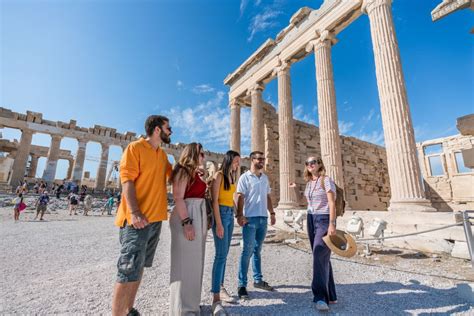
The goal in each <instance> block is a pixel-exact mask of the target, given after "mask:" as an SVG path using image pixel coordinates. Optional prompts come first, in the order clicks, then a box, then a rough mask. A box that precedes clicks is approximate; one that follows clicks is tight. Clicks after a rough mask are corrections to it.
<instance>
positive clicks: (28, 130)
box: [20, 128, 35, 135]
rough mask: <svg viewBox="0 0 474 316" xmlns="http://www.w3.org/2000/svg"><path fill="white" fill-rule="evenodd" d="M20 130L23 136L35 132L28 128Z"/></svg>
mask: <svg viewBox="0 0 474 316" xmlns="http://www.w3.org/2000/svg"><path fill="white" fill-rule="evenodd" d="M20 130H21V133H22V134H23V133H24V134H30V135H33V134H34V133H35V132H34V131H33V130H32V129H29V128H23V129H20Z"/></svg>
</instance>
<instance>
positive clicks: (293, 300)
mask: <svg viewBox="0 0 474 316" xmlns="http://www.w3.org/2000/svg"><path fill="white" fill-rule="evenodd" d="M9 199H10V198H9V197H7V196H0V240H1V241H2V242H1V243H0V256H1V266H2V278H0V314H2V315H8V314H22V315H29V314H40V315H44V314H110V301H111V293H112V286H113V283H114V280H115V272H116V268H115V264H116V260H117V254H118V249H119V244H118V238H117V237H118V230H117V228H116V227H114V226H113V218H112V217H108V216H99V214H100V208H101V206H102V205H103V204H104V203H105V200H104V201H102V200H99V201H96V202H95V204H94V206H95V211H94V212H93V215H92V216H89V217H85V216H82V215H81V213H82V212H81V211H79V215H76V216H69V213H68V211H67V210H66V209H65V208H66V204H65V202H64V201H62V202H61V201H59V202H58V201H55V199H54V198H53V199H52V200H53V203H52V205H51V206H52V207H51V211H50V214H47V215H46V216H45V221H43V222H40V221H35V220H33V218H34V210H32V209H31V208H28V209H27V210H26V211H25V212H23V213H22V214H21V220H20V222H18V223H15V222H14V221H13V215H12V213H13V212H12V207H11V205H10V204H9ZM26 202H27V204H29V205H32V203H33V202H34V200H33V199H27V201H26ZM240 237H241V236H240V230H239V229H238V228H237V227H236V230H235V234H234V242H233V246H232V247H231V250H230V254H229V258H228V264H227V272H226V281H225V282H226V286H227V288H228V289H229V291H230V292H232V293H234V294H235V293H236V286H237V277H236V276H237V269H238V258H239V254H240V247H239V239H240ZM289 237H291V236H290V235H288V234H286V233H282V232H279V231H274V230H273V231H271V233H270V234H269V237H268V240H267V241H268V242H267V243H266V245H265V246H264V250H263V271H264V277H265V279H266V280H267V281H268V282H269V283H271V284H272V285H274V286H275V287H276V291H275V292H264V291H261V290H255V289H253V288H252V286H249V291H250V295H251V300H249V301H246V302H240V303H238V304H235V305H226V307H227V310H228V311H229V312H230V313H231V314H233V315H239V314H249V315H312V314H315V313H317V312H316V311H315V309H314V306H313V303H312V294H311V288H310V283H311V274H312V271H311V267H312V263H311V255H310V254H309V249H308V247H307V241H306V240H304V239H303V240H301V241H300V242H298V243H296V244H286V243H284V242H282V240H285V239H287V238H289ZM301 237H304V236H301ZM213 248H214V247H213V241H212V238H211V235H209V238H208V243H207V250H206V251H207V254H206V265H205V271H204V283H203V291H202V304H203V305H204V311H205V312H206V313H207V314H208V313H209V312H210V306H209V305H210V303H211V297H210V294H209V289H210V279H211V269H212V261H213V255H214V249H213ZM169 252H170V233H169V229H168V224H167V223H166V224H165V225H164V226H163V231H162V239H161V241H160V243H159V246H158V249H157V254H156V256H155V264H154V267H153V268H150V269H148V270H146V272H145V275H144V279H143V282H142V286H141V288H140V291H139V294H138V297H137V304H136V307H137V308H138V309H139V310H140V311H141V312H142V314H143V315H163V314H167V312H168V297H169V290H168V288H169V264H170V263H169ZM332 263H333V268H334V273H335V278H336V284H337V291H338V296H339V302H338V304H336V305H332V306H331V311H330V314H340V315H407V314H409V315H412V314H413V315H422V314H423V315H427V314H474V309H473V308H472V307H471V306H470V305H469V304H468V303H467V302H466V301H465V300H464V299H463V298H461V297H459V296H458V291H457V287H458V286H460V285H461V284H463V283H466V282H469V281H471V282H473V281H474V275H473V273H472V271H473V269H472V268H471V266H470V264H469V262H466V261H464V260H456V259H452V258H448V257H444V256H434V257H433V256H431V255H428V254H422V253H416V252H406V251H401V250H397V249H385V248H373V254H372V255H371V256H369V257H362V256H360V255H358V256H355V257H353V258H351V259H345V258H339V257H336V256H334V257H333V259H332Z"/></svg>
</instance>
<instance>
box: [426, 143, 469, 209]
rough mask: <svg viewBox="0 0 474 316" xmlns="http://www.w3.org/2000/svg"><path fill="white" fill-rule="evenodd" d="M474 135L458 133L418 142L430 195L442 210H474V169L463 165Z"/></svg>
mask: <svg viewBox="0 0 474 316" xmlns="http://www.w3.org/2000/svg"><path fill="white" fill-rule="evenodd" d="M473 147H474V136H462V135H455V136H449V137H445V138H438V139H433V140H429V141H425V142H422V143H418V144H417V148H418V156H419V157H421V158H420V167H421V170H422V173H423V178H424V184H425V191H426V196H427V198H428V199H430V200H431V203H432V204H433V206H434V207H435V208H436V209H437V210H439V211H461V210H466V209H470V210H472V209H474V172H473V170H472V169H471V170H469V169H466V168H463V166H462V165H459V164H461V163H462V158H461V157H462V153H461V151H462V150H463V149H470V148H473Z"/></svg>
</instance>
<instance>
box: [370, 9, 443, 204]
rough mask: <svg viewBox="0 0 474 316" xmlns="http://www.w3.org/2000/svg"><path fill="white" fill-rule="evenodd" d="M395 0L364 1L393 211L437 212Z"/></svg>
mask: <svg viewBox="0 0 474 316" xmlns="http://www.w3.org/2000/svg"><path fill="white" fill-rule="evenodd" d="M391 2H392V1H391V0H364V3H363V8H362V10H363V11H365V12H366V13H367V15H368V16H369V21H370V33H371V36H372V45H373V49H374V57H375V70H376V76H377V86H378V90H379V99H380V108H381V114H382V124H383V129H384V137H385V146H386V149H387V164H388V173H389V177H390V190H391V200H390V206H389V210H392V211H394V210H397V211H398V210H402V211H403V210H405V211H415V210H421V211H434V209H433V208H432V207H431V204H430V202H429V201H428V200H427V199H426V198H425V192H424V190H423V186H422V183H421V181H422V179H421V173H420V166H419V162H418V159H417V157H416V145H415V136H414V131H413V124H412V120H411V115H410V108H409V105H408V98H407V92H406V88H405V80H404V78H403V72H402V65H401V60H400V51H399V49H398V43H397V38H396V35H395V29H394V25H393V17H392V9H391Z"/></svg>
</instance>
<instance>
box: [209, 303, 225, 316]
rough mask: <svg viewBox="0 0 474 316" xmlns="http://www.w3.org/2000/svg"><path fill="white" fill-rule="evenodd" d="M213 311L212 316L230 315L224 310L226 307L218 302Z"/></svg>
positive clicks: (213, 305) (214, 304) (212, 308)
mask: <svg viewBox="0 0 474 316" xmlns="http://www.w3.org/2000/svg"><path fill="white" fill-rule="evenodd" d="M211 310H212V316H226V315H228V314H227V312H226V311H225V309H224V306H222V303H221V301H217V302H215V303H213V304H212V307H211Z"/></svg>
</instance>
